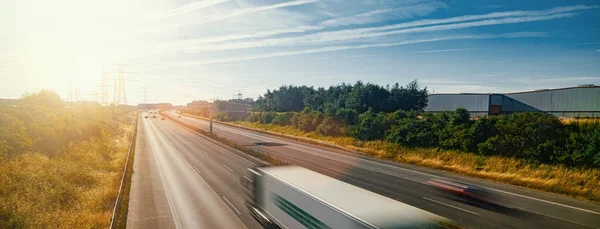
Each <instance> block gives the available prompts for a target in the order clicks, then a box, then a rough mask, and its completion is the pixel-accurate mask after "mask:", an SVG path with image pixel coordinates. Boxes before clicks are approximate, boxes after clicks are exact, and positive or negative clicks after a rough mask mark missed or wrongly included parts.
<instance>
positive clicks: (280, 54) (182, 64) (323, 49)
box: [156, 33, 528, 68]
mask: <svg viewBox="0 0 600 229" xmlns="http://www.w3.org/2000/svg"><path fill="white" fill-rule="evenodd" d="M527 34H528V33H519V34H515V33H507V34H497V35H464V36H446V37H435V38H430V39H420V40H405V41H400V42H393V43H379V44H364V45H347V46H327V47H320V48H312V49H305V50H299V51H284V52H274V53H266V54H260V55H254V56H245V57H235V58H224V59H211V60H205V61H190V62H180V63H175V64H167V65H163V66H157V67H156V68H171V67H185V66H196V65H211V64H220V63H230V62H238V61H247V60H258V59H266V58H273V57H283V56H295V55H302V54H311V53H321V52H332V51H341V50H349V49H365V48H382V47H393V46H400V45H409V44H417V43H427V42H437V41H447V40H471V39H493V38H516V37H526V36H528V35H527Z"/></svg>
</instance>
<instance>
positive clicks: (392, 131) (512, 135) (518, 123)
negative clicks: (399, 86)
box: [246, 109, 600, 167]
mask: <svg viewBox="0 0 600 229" xmlns="http://www.w3.org/2000/svg"><path fill="white" fill-rule="evenodd" d="M337 113H338V114H339V115H336V116H330V115H325V114H323V113H321V112H318V111H311V110H310V109H304V110H303V111H302V112H298V113H291V112H285V113H275V112H254V113H251V114H250V115H249V117H248V118H247V119H246V121H248V122H256V123H263V124H277V125H283V126H293V127H295V128H297V129H300V130H303V131H306V132H312V131H314V132H316V133H318V134H321V135H327V136H340V135H345V136H352V137H354V138H356V139H359V140H364V141H371V140H385V141H389V142H392V143H397V144H400V145H403V146H406V147H425V148H441V149H451V150H460V151H464V152H472V153H477V154H481V155H490V156H492V155H494V156H503V157H514V158H521V159H527V160H530V161H532V162H537V163H552V164H563V165H568V166H587V167H600V123H598V122H572V123H568V124H564V123H562V122H561V121H560V120H559V119H558V118H556V117H554V116H551V115H547V114H544V113H535V112H526V113H517V114H511V115H504V116H489V117H481V118H479V119H477V120H472V119H470V116H469V112H468V111H467V110H465V109H457V110H456V111H447V112H443V113H439V114H432V113H424V114H422V115H421V116H419V115H418V114H417V113H416V112H406V111H401V110H398V111H396V112H392V113H384V112H374V111H373V110H372V109H369V110H367V111H366V112H365V113H363V114H360V115H356V116H354V114H355V113H354V112H352V111H349V110H347V109H343V110H342V109H341V110H338V111H337ZM347 117H351V118H347Z"/></svg>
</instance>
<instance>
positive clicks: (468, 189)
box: [427, 178, 497, 203]
mask: <svg viewBox="0 0 600 229" xmlns="http://www.w3.org/2000/svg"><path fill="white" fill-rule="evenodd" d="M427 184H429V185H430V186H432V187H434V188H436V189H438V190H440V191H442V192H444V193H447V194H450V195H453V196H457V197H461V198H463V199H466V200H468V201H477V202H481V203H496V202H497V201H496V197H495V195H494V194H493V193H491V192H490V191H488V190H486V189H483V188H480V187H477V186H473V185H470V184H465V183H461V182H458V181H453V180H445V179H439V178H433V179H431V180H429V181H427Z"/></svg>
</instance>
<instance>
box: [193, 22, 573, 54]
mask: <svg viewBox="0 0 600 229" xmlns="http://www.w3.org/2000/svg"><path fill="white" fill-rule="evenodd" d="M574 15H576V14H575V13H559V14H552V15H544V16H529V17H515V18H501V19H488V20H480V21H472V22H463V23H454V24H444V25H433V26H424V27H414V28H406V29H398V30H391V31H380V30H381V29H380V28H382V27H376V28H369V29H368V30H369V31H367V29H347V30H338V31H333V32H322V33H316V34H309V35H302V36H297V37H285V38H271V39H263V40H257V41H247V42H237V43H223V44H213V45H209V46H207V45H203V46H198V47H191V48H190V49H188V50H187V51H188V52H201V51H221V50H229V49H243V48H257V47H265V46H274V45H299V44H319V43H327V42H336V41H346V42H347V41H353V40H357V39H362V38H369V37H378V36H389V35H399V34H409V33H421V32H438V31H445V30H455V29H463V28H471V27H481V26H490V25H499V24H514V23H524V22H532V21H545V20H552V19H558V18H566V17H571V16H574ZM385 27H390V26H385Z"/></svg>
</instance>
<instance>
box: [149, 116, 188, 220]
mask: <svg viewBox="0 0 600 229" xmlns="http://www.w3.org/2000/svg"><path fill="white" fill-rule="evenodd" d="M151 126H152V127H151ZM145 128H146V131H147V132H148V135H152V137H149V138H148V139H155V138H157V137H156V136H155V135H156V133H155V132H153V131H156V132H158V130H157V129H156V128H155V127H154V124H149V125H147V126H145ZM148 129H153V131H148ZM149 142H150V148H151V149H152V154H153V157H154V162H155V163H156V170H157V171H158V177H159V178H160V182H161V184H162V187H163V190H164V191H165V197H166V198H167V203H168V204H169V209H171V216H172V217H173V221H174V224H175V228H182V227H181V221H180V220H179V214H178V213H177V211H176V210H175V204H174V203H175V202H174V200H173V198H172V197H171V194H170V193H169V190H168V188H167V187H168V186H167V184H166V183H165V182H166V181H165V177H164V175H163V174H162V173H163V171H162V169H161V168H162V167H160V165H159V164H158V163H159V162H158V160H157V158H156V154H155V152H156V151H157V150H156V149H155V148H156V145H155V144H156V142H155V141H149Z"/></svg>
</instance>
